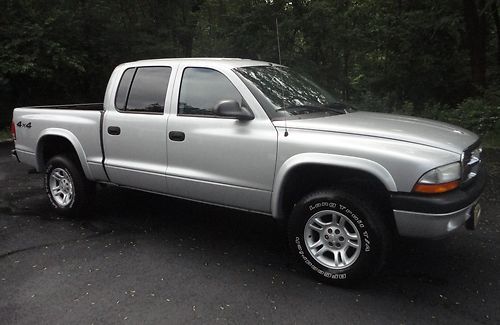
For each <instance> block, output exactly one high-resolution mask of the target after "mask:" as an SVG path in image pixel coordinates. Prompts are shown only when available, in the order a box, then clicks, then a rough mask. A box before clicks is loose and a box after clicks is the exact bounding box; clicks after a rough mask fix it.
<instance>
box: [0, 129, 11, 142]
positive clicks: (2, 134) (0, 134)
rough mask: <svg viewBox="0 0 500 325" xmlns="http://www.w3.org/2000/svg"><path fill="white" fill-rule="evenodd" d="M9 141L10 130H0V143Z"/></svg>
mask: <svg viewBox="0 0 500 325" xmlns="http://www.w3.org/2000/svg"><path fill="white" fill-rule="evenodd" d="M9 139H10V130H9V129H8V128H4V129H0V141H4V140H9Z"/></svg>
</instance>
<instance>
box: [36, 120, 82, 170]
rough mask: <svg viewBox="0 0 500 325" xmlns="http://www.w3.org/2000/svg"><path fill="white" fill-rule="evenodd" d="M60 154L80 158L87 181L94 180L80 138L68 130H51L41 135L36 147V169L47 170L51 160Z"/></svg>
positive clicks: (46, 130)
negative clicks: (70, 154) (69, 154)
mask: <svg viewBox="0 0 500 325" xmlns="http://www.w3.org/2000/svg"><path fill="white" fill-rule="evenodd" d="M60 153H72V154H74V155H75V156H76V157H77V158H78V163H79V165H80V167H81V168H82V171H83V173H84V174H85V177H86V178H87V179H92V173H91V171H90V169H89V166H88V165H87V157H86V155H85V151H84V150H83V147H82V145H81V143H80V141H78V138H77V137H76V136H75V135H74V134H73V133H71V132H70V131H68V130H65V129H58V128H49V129H45V130H44V131H43V132H41V133H40V136H39V138H38V140H37V146H36V163H37V166H36V169H37V171H38V172H41V171H43V170H44V169H45V167H46V165H47V162H48V161H49V159H50V158H52V157H54V156H55V155H57V154H60Z"/></svg>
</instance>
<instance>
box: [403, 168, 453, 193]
mask: <svg viewBox="0 0 500 325" xmlns="http://www.w3.org/2000/svg"><path fill="white" fill-rule="evenodd" d="M461 175H462V174H461V167H460V163H459V162H455V163H452V164H449V165H445V166H441V167H438V168H434V169H432V170H430V171H428V172H427V173H425V174H424V175H423V176H422V177H420V179H419V180H418V182H417V184H415V186H414V187H413V191H414V192H420V193H443V192H448V191H451V190H453V189H456V188H457V187H458V186H459V185H460V177H461Z"/></svg>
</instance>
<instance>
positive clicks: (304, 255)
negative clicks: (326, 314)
mask: <svg viewBox="0 0 500 325" xmlns="http://www.w3.org/2000/svg"><path fill="white" fill-rule="evenodd" d="M304 210H305V211H304V212H305V214H306V216H307V217H305V218H304V222H305V221H306V220H307V219H309V217H310V216H312V215H313V214H314V213H317V212H318V211H321V210H333V211H336V212H339V213H342V214H343V215H345V216H346V217H347V218H349V219H350V220H351V221H352V222H353V223H354V224H355V225H356V227H357V228H358V231H359V234H360V236H361V243H362V249H361V252H360V256H359V258H358V261H356V262H355V263H354V264H353V265H351V266H350V267H348V268H347V269H345V270H333V269H328V268H325V267H324V266H322V265H320V264H319V263H318V262H316V261H314V259H313V258H312V257H311V256H310V254H309V253H308V251H307V249H305V246H304V245H305V243H304V239H303V238H302V237H303V236H296V237H295V240H294V241H295V243H294V244H295V245H294V246H295V247H296V249H297V253H298V256H299V259H300V260H301V261H302V262H303V263H304V264H305V265H306V266H307V267H309V268H310V269H311V270H313V271H314V272H315V273H317V274H319V275H321V276H322V277H325V278H328V279H333V280H347V279H348V272H347V271H349V270H350V269H352V268H353V267H356V265H357V264H359V263H361V262H362V261H360V260H361V259H366V258H367V254H370V253H371V252H372V251H373V250H372V242H371V238H370V233H371V230H370V228H369V226H368V224H367V223H366V221H365V219H364V217H362V216H361V215H360V213H358V212H357V211H356V209H354V207H352V206H348V204H344V203H342V202H338V201H330V200H321V201H317V202H313V203H311V204H308V205H306V206H305V209H304ZM353 210H354V211H353ZM303 226H305V223H304V224H303ZM302 231H303V227H302Z"/></svg>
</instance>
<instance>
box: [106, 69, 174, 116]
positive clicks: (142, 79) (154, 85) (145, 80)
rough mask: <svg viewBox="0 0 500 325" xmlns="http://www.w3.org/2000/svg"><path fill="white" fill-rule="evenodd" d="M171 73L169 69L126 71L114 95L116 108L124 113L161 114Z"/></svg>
mask: <svg viewBox="0 0 500 325" xmlns="http://www.w3.org/2000/svg"><path fill="white" fill-rule="evenodd" d="M171 72H172V68H170V67H140V68H137V69H133V68H132V69H128V70H126V71H125V72H124V74H123V77H122V80H121V81H120V85H119V86H118V91H117V93H116V100H115V105H116V108H117V109H119V110H122V111H125V112H152V113H163V110H164V106H165V96H166V93H167V87H168V81H169V79H170V73H171ZM124 98H125V100H124Z"/></svg>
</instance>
